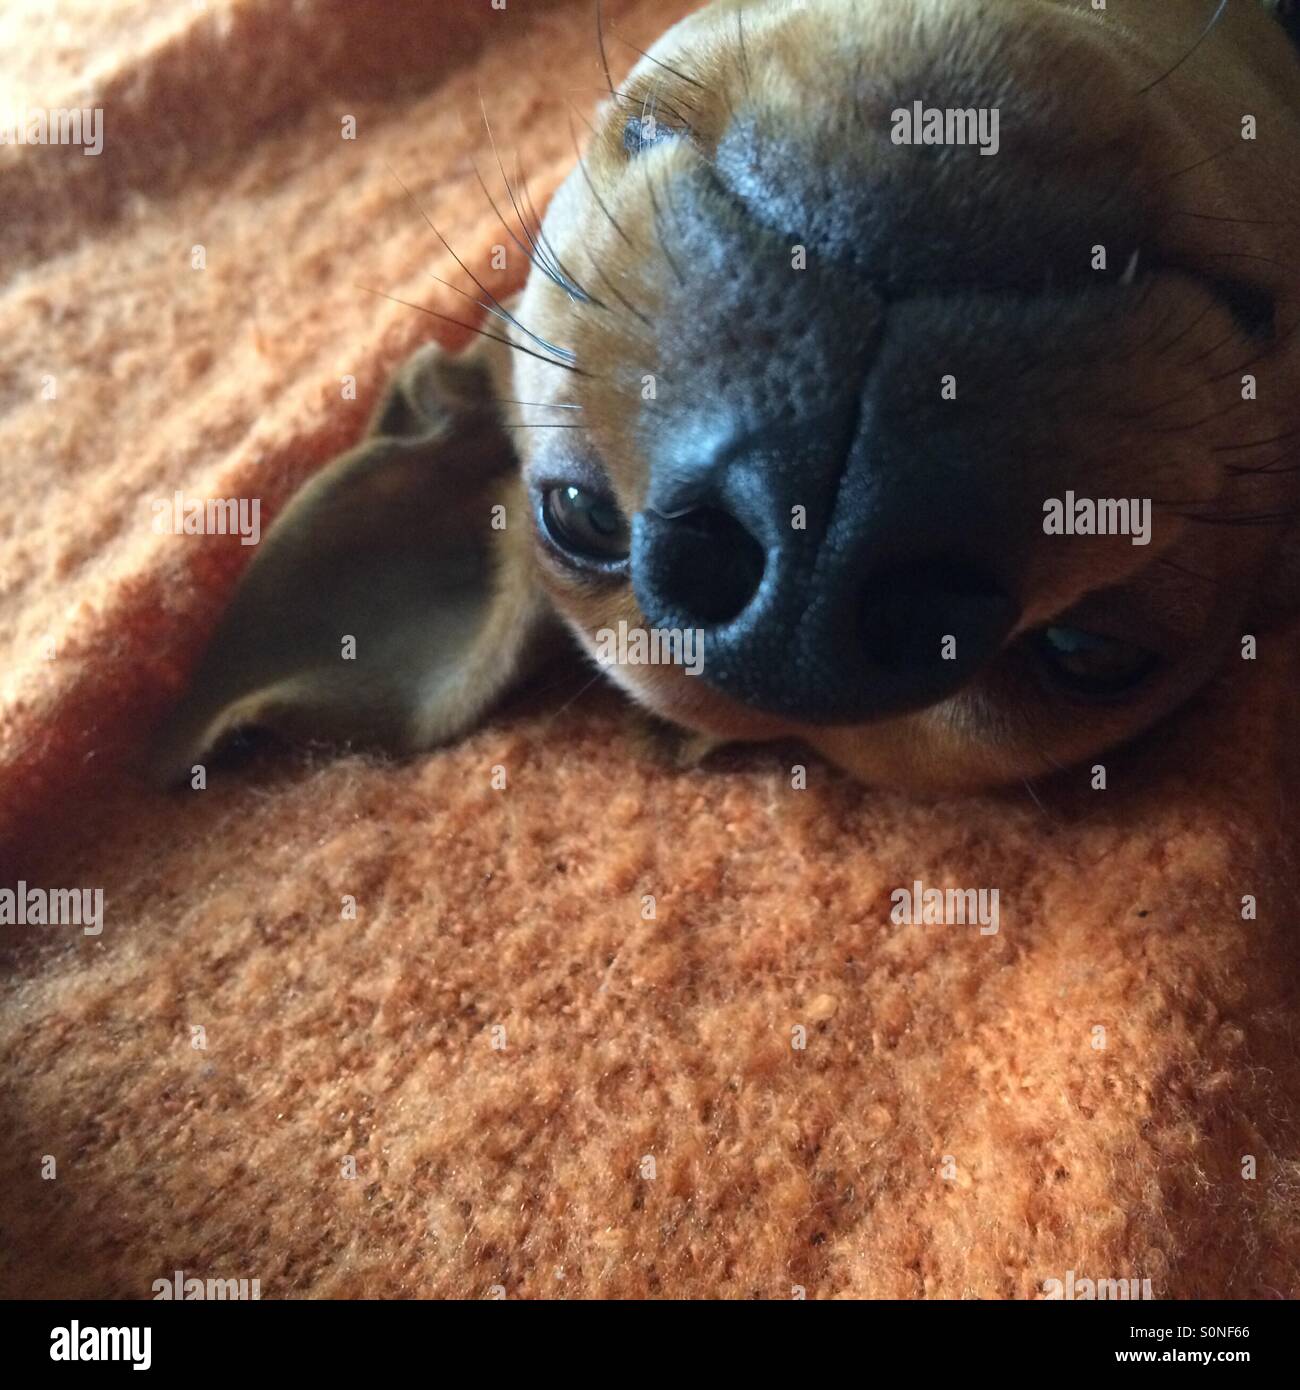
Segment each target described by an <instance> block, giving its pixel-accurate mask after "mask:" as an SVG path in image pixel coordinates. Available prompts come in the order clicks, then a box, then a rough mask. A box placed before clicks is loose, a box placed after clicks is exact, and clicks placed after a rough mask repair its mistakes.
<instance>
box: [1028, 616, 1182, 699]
mask: <svg viewBox="0 0 1300 1390" xmlns="http://www.w3.org/2000/svg"><path fill="white" fill-rule="evenodd" d="M1034 645H1035V648H1036V650H1037V652H1038V656H1039V659H1040V660H1041V661H1042V663H1043V666H1044V667H1045V668H1046V670H1047V672H1048V674H1049V675H1050V676H1051V678H1052V680H1053V681H1054V683H1055V684H1057V685H1059V686H1060V687H1061V688H1062V689H1064V690H1066V691H1068V692H1069V693H1070V694H1072V695H1081V696H1084V697H1086V698H1088V699H1094V700H1107V699H1109V700H1113V699H1117V698H1119V697H1120V696H1122V695H1127V694H1129V693H1130V692H1131V691H1133V690H1135V689H1136V688H1137V687H1138V686H1139V685H1140V684H1141V683H1142V682H1143V681H1144V680H1145V679H1146V678H1147V676H1149V675H1150V674H1151V672H1152V671H1153V670H1154V669H1155V668H1156V666H1157V664H1158V658H1157V657H1156V656H1154V655H1153V654H1152V653H1151V652H1149V651H1147V650H1146V649H1145V648H1144V647H1138V646H1134V644H1133V643H1131V642H1121V641H1120V640H1119V639H1118V638H1115V637H1102V636H1099V635H1098V634H1097V633H1095V632H1084V631H1082V630H1081V629H1079V628H1077V627H1049V628H1045V629H1044V630H1043V631H1042V632H1040V633H1038V634H1037V636H1036V637H1035V639H1034Z"/></svg>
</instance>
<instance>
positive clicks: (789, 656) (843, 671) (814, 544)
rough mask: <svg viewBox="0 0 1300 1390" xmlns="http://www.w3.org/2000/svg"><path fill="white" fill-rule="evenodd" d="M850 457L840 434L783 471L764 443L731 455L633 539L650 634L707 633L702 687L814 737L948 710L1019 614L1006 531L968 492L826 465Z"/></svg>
mask: <svg viewBox="0 0 1300 1390" xmlns="http://www.w3.org/2000/svg"><path fill="white" fill-rule="evenodd" d="M778 447H779V445H778ZM848 448H849V442H848V441H847V440H846V439H845V437H844V435H843V433H836V432H832V433H831V434H830V435H829V436H828V438H827V440H826V443H825V444H824V445H823V446H821V447H820V448H819V446H818V445H816V444H811V445H810V444H805V445H804V446H803V447H802V449H801V450H800V452H799V455H798V464H797V465H795V464H786V465H784V466H782V465H781V464H780V463H779V462H778V461H777V460H776V459H775V458H774V457H773V454H772V449H771V442H770V440H769V442H768V443H767V444H765V445H754V446H749V447H744V446H742V447H740V448H738V449H733V450H728V451H724V452H723V453H722V454H721V455H720V456H719V458H718V459H716V460H715V461H714V462H713V464H712V466H710V467H706V468H702V469H698V470H696V471H695V474H694V476H693V478H692V479H691V481H690V483H689V484H688V485H686V486H684V487H683V486H681V485H678V486H677V487H670V488H662V487H661V488H658V489H656V488H654V487H652V489H651V497H650V502H651V505H650V506H649V507H647V509H646V510H644V511H642V512H640V513H639V514H638V515H637V516H636V517H634V519H633V524H632V537H633V540H632V582H633V589H634V592H635V594H636V597H637V601H638V603H639V604H640V606H641V610H642V612H643V613H644V614H645V616H646V618H647V620H648V621H649V623H650V624H651V625H652V626H654V627H657V628H698V629H702V630H703V632H704V642H703V653H704V661H703V669H702V671H701V673H700V677H699V678H700V679H702V680H703V681H705V682H706V683H707V684H709V685H712V686H713V687H715V688H716V689H718V690H720V691H722V692H723V693H724V694H727V695H729V696H731V697H732V698H734V699H736V700H738V701H741V702H742V703H744V704H747V705H750V706H752V707H754V708H756V709H761V710H765V711H767V712H770V713H773V714H778V715H783V716H786V717H788V718H791V719H795V720H799V721H802V722H808V723H857V722H861V721H864V720H867V719H871V718H878V717H882V716H886V715H890V714H897V713H901V712H904V711H907V710H911V709H919V708H923V707H925V706H927V705H930V704H933V703H935V702H936V701H938V700H941V699H943V698H944V697H945V696H947V695H949V694H951V693H952V692H954V691H955V690H957V689H958V688H959V687H961V686H962V685H963V684H965V683H966V682H967V681H969V680H970V679H971V677H972V676H973V675H974V674H975V673H976V672H977V671H978V670H980V669H981V668H982V667H983V666H984V665H986V663H987V662H988V661H989V660H990V659H991V658H992V657H993V656H994V655H995V654H996V653H997V651H998V650H999V648H1000V646H1001V644H1002V642H1003V641H1004V639H1005V638H1006V636H1007V634H1008V633H1009V632H1010V631H1011V629H1012V627H1013V626H1014V624H1015V622H1016V619H1017V617H1018V614H1019V606H1018V604H1017V602H1016V600H1015V598H1014V597H1013V595H1012V593H1011V592H1010V586H1009V584H1008V582H1007V580H1006V578H1005V576H1002V575H1000V574H999V566H998V564H997V556H996V551H997V549H998V544H997V542H996V540H995V539H994V538H996V537H997V535H998V534H999V531H998V528H997V527H996V526H986V525H981V518H980V517H979V516H978V515H976V514H974V513H973V512H972V511H971V510H969V509H967V508H965V507H963V506H962V505H961V501H960V496H959V495H958V494H959V493H960V489H957V491H956V493H953V492H952V491H951V490H948V489H945V487H944V486H943V485H942V484H941V483H940V484H937V485H936V483H935V478H936V474H937V470H915V474H916V480H915V481H912V482H908V481H907V475H906V474H905V473H904V474H902V475H901V476H895V477H893V478H891V479H890V480H888V481H886V482H885V483H883V484H882V483H881V479H880V476H879V473H878V471H875V470H871V469H866V470H864V469H862V468H857V469H854V468H852V467H850V466H847V465H846V464H845V462H844V459H843V458H841V459H840V460H839V466H838V467H834V468H832V467H829V466H828V465H829V462H830V460H829V458H823V459H821V460H820V462H819V459H818V455H819V453H823V454H824V453H826V452H827V451H828V450H830V451H833V452H847V450H848ZM679 476H680V475H679ZM819 480H820V482H821V484H822V486H820V487H819V486H818V483H819ZM656 493H657V494H658V496H656ZM945 493H947V495H945ZM800 509H802V510H800ZM800 523H802V524H800ZM990 541H992V543H991V544H990ZM984 550H988V551H989V552H990V553H989V554H984V553H982V552H983V551H984Z"/></svg>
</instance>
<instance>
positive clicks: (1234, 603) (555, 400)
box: [514, 0, 1300, 784]
mask: <svg viewBox="0 0 1300 1390" xmlns="http://www.w3.org/2000/svg"><path fill="white" fill-rule="evenodd" d="M1215 8H1216V7H1215V6H1214V5H1207V4H1204V3H1200V0H1161V3H1159V4H1153V3H1151V0H1129V3H1124V2H1123V0H1116V3H1112V4H1111V5H1110V6H1109V7H1108V9H1107V10H1106V11H1105V12H1101V11H1096V10H1094V9H1093V8H1092V7H1091V6H1090V5H1088V4H1086V3H1068V0H1062V2H1061V3H1055V2H1053V0H960V2H959V0H946V2H945V0H876V3H873V4H862V3H860V2H859V0H843V2H842V3H841V2H839V0H808V3H806V4H795V3H790V2H789V0H772V3H767V4H752V3H751V4H746V5H745V6H743V7H739V6H734V5H725V4H723V5H714V6H712V7H710V8H709V9H707V10H705V11H704V12H703V13H701V14H699V15H697V16H695V17H693V18H691V19H690V20H688V21H686V22H685V23H683V24H681V25H679V26H678V27H677V28H676V29H675V30H673V31H672V32H671V33H670V34H669V35H668V36H667V37H666V38H664V39H663V40H662V41H661V42H660V43H659V44H658V45H657V46H656V47H655V48H654V49H653V50H651V53H650V55H649V56H648V57H647V58H645V59H644V60H643V61H642V62H641V63H640V64H639V65H638V66H637V68H636V69H635V70H634V71H633V73H632V75H631V77H630V78H629V79H628V80H627V82H625V83H624V84H623V86H622V93H623V95H622V96H621V97H619V98H618V99H616V100H613V101H611V102H610V103H609V104H608V107H607V109H606V111H605V112H604V115H603V119H602V121H601V123H600V126H599V128H598V130H597V132H596V135H595V138H594V140H593V141H592V142H591V145H590V148H589V150H588V151H587V154H586V157H585V163H584V167H582V168H580V169H578V170H575V172H574V174H573V175H572V176H571V177H570V179H569V180H568V182H567V183H566V184H565V185H564V187H563V189H562V190H561V192H560V193H559V195H558V196H557V198H556V199H555V201H554V203H553V204H552V208H551V211H550V213H549V214H548V216H547V219H546V222H545V224H544V230H545V235H546V243H547V252H548V259H549V260H550V261H551V262H552V263H553V265H554V266H555V267H558V268H559V273H558V274H556V275H553V276H548V275H546V274H543V273H541V272H540V271H535V272H534V274H533V276H532V278H531V280H530V283H529V286H528V290H527V293H526V295H525V296H524V298H523V301H522V304H521V306H520V307H519V309H518V318H519V320H520V322H521V323H522V324H523V325H525V326H526V328H527V329H528V330H529V331H530V333H536V334H537V335H538V336H539V337H541V338H544V339H546V340H547V341H548V342H550V343H552V344H556V345H558V346H560V347H562V348H563V349H564V350H566V352H567V353H571V354H572V359H571V360H572V365H573V366H574V367H576V368H577V370H576V371H571V370H567V369H564V368H560V367H557V366H555V365H553V364H552V363H549V362H543V361H541V360H539V359H538V358H535V357H527V356H520V357H519V359H518V361H517V362H516V364H515V383H514V384H515V391H514V394H515V395H517V397H518V398H519V399H520V400H524V401H529V402H536V403H539V404H537V405H534V406H532V407H529V408H527V409H521V410H520V414H519V418H520V420H521V421H523V422H525V423H527V424H533V423H536V424H538V425H544V424H546V423H549V422H554V421H557V420H560V419H564V418H566V416H565V415H561V413H560V411H559V410H558V409H553V408H551V407H559V406H564V407H567V408H572V407H577V408H578V409H579V410H580V412H581V413H580V414H570V413H569V412H567V411H566V414H567V415H568V418H570V419H574V418H576V419H578V420H580V421H581V425H580V427H579V428H576V429H554V428H547V427H542V428H524V429H521V430H520V431H519V434H520V435H521V440H522V442H521V446H520V447H521V452H522V456H523V470H524V477H525V479H526V482H527V484H528V487H529V491H530V496H531V501H532V509H533V513H534V515H535V517H536V552H537V563H538V569H539V573H540V578H541V583H542V584H543V585H544V586H545V588H546V590H547V591H548V593H549V594H550V596H551V599H552V600H553V602H554V604H555V606H556V607H557V608H558V609H559V611H560V612H561V613H562V614H563V615H564V616H565V618H566V619H568V621H569V622H570V624H571V625H572V626H573V627H574V628H575V629H576V631H577V632H578V633H579V634H580V635H581V636H582V637H583V638H584V639H586V640H587V641H588V642H590V643H591V644H592V645H593V646H594V645H595V642H596V634H597V633H598V632H600V631H601V630H603V629H616V628H617V627H618V625H619V623H620V621H622V622H625V623H627V624H628V625H629V627H630V628H647V629H660V630H663V629H702V630H703V632H704V644H703V653H704V656H703V667H702V671H701V672H700V673H699V674H698V675H693V674H690V673H688V672H687V670H685V669H684V668H683V667H682V666H680V665H622V666H618V667H615V668H613V669H614V671H615V674H616V675H617V677H618V678H619V679H620V680H621V681H622V682H623V683H624V684H626V685H627V686H628V687H629V688H631V689H632V690H633V691H634V692H635V693H636V694H637V695H638V696H639V697H640V698H641V699H643V700H644V701H645V702H646V703H647V704H648V705H650V706H651V707H652V708H654V709H655V710H657V711H658V712H659V713H660V714H662V715H664V716H665V717H666V718H668V719H670V720H673V721H675V722H678V723H681V724H685V725H688V726H691V727H694V728H698V729H701V730H704V731H707V732H712V733H715V734H718V735H720V736H724V737H736V736H740V737H768V736H784V735H794V736H798V737H800V738H802V739H804V740H805V741H807V742H808V743H810V744H812V745H813V746H814V747H817V748H819V749H820V750H822V751H823V752H825V753H826V754H827V755H828V756H830V757H831V758H832V759H833V760H834V761H836V762H838V763H840V764H842V765H844V766H846V767H848V768H849V769H851V770H853V771H855V772H857V773H859V774H860V775H863V776H865V777H867V778H869V779H886V778H887V779H889V780H891V781H902V782H913V783H915V782H925V783H940V784H971V783H979V782H983V781H988V780H995V779H1003V778H1007V777H1010V776H1019V775H1025V774H1031V773H1035V772H1041V771H1044V770H1046V769H1048V768H1050V767H1051V766H1053V765H1061V764H1068V763H1070V762H1073V761H1076V760H1077V759H1079V758H1081V757H1084V756H1086V755H1088V754H1090V753H1093V752H1095V751H1096V750H1099V749H1101V748H1104V747H1106V746H1108V745H1110V744H1113V743H1115V742H1116V741H1118V740H1120V739H1123V738H1124V737H1126V736H1128V735H1130V734H1132V733H1133V732H1135V731H1136V730H1138V729H1140V728H1142V727H1144V726H1146V725H1148V724H1150V723H1151V722H1152V721H1153V720H1155V719H1156V718H1158V717H1159V716H1160V715H1161V714H1163V713H1164V712H1165V711H1167V710H1169V709H1170V708H1171V707H1172V706H1173V705H1174V704H1176V703H1177V702H1178V701H1179V700H1180V699H1181V698H1182V697H1183V696H1185V695H1186V693H1187V692H1188V691H1189V690H1191V689H1192V688H1193V687H1195V686H1196V684H1197V683H1198V682H1200V681H1201V680H1203V679H1204V678H1205V677H1206V675H1207V674H1208V673H1209V672H1210V671H1211V670H1212V669H1213V668H1214V666H1215V664H1216V663H1217V662H1219V661H1221V660H1222V659H1223V657H1224V655H1225V653H1226V652H1228V651H1229V650H1239V645H1240V641H1241V637H1242V634H1243V630H1244V629H1243V626H1242V624H1243V622H1244V621H1245V620H1246V616H1247V614H1248V612H1249V608H1248V605H1249V602H1250V600H1251V598H1252V596H1253V595H1256V594H1257V593H1258V591H1259V588H1260V585H1261V583H1262V584H1263V585H1264V586H1265V588H1267V586H1268V584H1269V583H1270V581H1271V580H1275V579H1276V578H1277V577H1278V576H1276V575H1275V574H1274V573H1272V572H1271V571H1270V567H1271V566H1273V565H1274V564H1275V562H1276V552H1277V548H1278V540H1279V533H1280V532H1281V530H1282V520H1283V517H1284V514H1287V513H1289V512H1290V511H1292V509H1293V508H1294V504H1295V491H1294V487H1293V485H1292V483H1293V473H1292V472H1289V471H1287V470H1288V468H1289V467H1290V466H1291V463H1290V461H1291V460H1292V459H1293V458H1295V457H1297V456H1300V437H1297V428H1298V426H1300V408H1298V407H1300V399H1298V398H1300V390H1298V389H1297V388H1298V387H1300V343H1298V341H1297V334H1296V325H1297V322H1298V321H1300V275H1297V266H1296V259H1295V247H1296V240H1297V235H1298V232H1297V218H1300V114H1298V113H1300V71H1298V70H1297V67H1296V64H1295V59H1294V56H1293V54H1292V52H1291V51H1290V50H1289V48H1288V44H1287V41H1286V38H1285V36H1284V35H1283V33H1282V32H1281V29H1280V27H1279V26H1278V23H1277V20H1276V18H1272V17H1270V16H1268V15H1266V14H1265V13H1263V12H1262V11H1261V10H1259V9H1258V8H1256V7H1252V6H1249V5H1233V4H1229V5H1228V6H1227V9H1226V10H1225V12H1224V13H1223V14H1222V15H1221V16H1220V18H1219V21H1218V23H1217V24H1215V25H1214V27H1213V29H1212V30H1211V32H1209V33H1208V34H1206V33H1205V30H1206V28H1207V26H1208V25H1209V22H1210V18H1211V16H1212V15H1213V14H1214V11H1215ZM1203 35H1204V37H1202V36H1203ZM1198 40H1200V43H1199V45H1198ZM1189 55H1190V56H1189ZM1180 59H1185V61H1184V62H1182V63H1181V64H1180V65H1179V66H1177V67H1175V65H1176V64H1179V60H1180ZM1171 69H1172V70H1171ZM1166 74H1167V75H1166ZM918 102H919V103H922V104H923V106H924V108H926V109H930V108H937V109H939V110H945V109H949V108H952V109H960V110H963V111H965V110H972V109H973V110H975V111H976V112H986V113H987V112H996V113H997V125H996V126H994V125H993V124H992V119H991V118H988V119H986V120H985V122H984V124H983V126H982V127H981V128H980V131H981V133H982V134H983V136H984V137H985V138H984V148H983V150H982V149H981V146H980V145H978V144H975V145H966V146H960V147H955V146H952V145H945V144H908V143H902V142H901V141H900V140H897V139H896V136H897V135H903V136H906V134H907V128H906V123H905V122H904V121H903V120H902V118H901V117H898V116H896V115H895V114H894V113H896V112H899V111H902V112H904V113H907V114H909V115H910V114H911V113H912V112H913V110H914V103H918ZM1250 117H1254V118H1255V123H1254V127H1253V129H1252V127H1251V126H1250V124H1249V123H1248V118H1250ZM647 132H648V133H649V138H647ZM995 132H996V150H995V152H992V151H990V152H987V153H986V152H984V151H986V150H990V147H991V146H993V144H994V133H995ZM1252 134H1253V135H1254V138H1253V139H1251V138H1250V137H1251V135H1252ZM516 340H517V341H519V342H521V343H528V342H529V341H530V340H529V339H527V338H525V337H523V336H522V335H521V334H516ZM1252 378H1253V382H1252V380H1251V379H1252ZM1071 496H1072V497H1073V499H1074V506H1073V507H1072V508H1071V506H1070V499H1071ZM1081 499H1090V500H1101V499H1112V500H1118V499H1128V501H1129V502H1130V504H1131V505H1130V506H1129V516H1128V522H1129V526H1128V530H1129V534H1111V535H1095V534H1060V533H1059V530H1061V529H1068V522H1067V523H1066V525H1065V527H1054V524H1053V523H1054V521H1055V520H1057V519H1059V518H1060V517H1061V516H1062V515H1063V514H1064V513H1066V512H1069V511H1072V512H1074V514H1075V515H1076V519H1077V520H1078V521H1079V523H1080V525H1079V528H1078V529H1083V528H1084V527H1086V526H1087V521H1086V520H1085V519H1084V513H1081V512H1079V511H1078V504H1079V501H1080V500H1081ZM1054 502H1059V503H1060V506H1061V510H1060V511H1058V510H1057V509H1056V508H1055V507H1054V506H1053V503H1054ZM1143 504H1148V505H1149V514H1148V513H1147V512H1146V510H1145V507H1144V505H1143ZM1112 516H1113V517H1117V518H1118V519H1119V520H1120V522H1121V524H1122V522H1123V520H1124V518H1123V513H1122V512H1120V511H1118V510H1117V511H1116V512H1114V513H1112ZM1144 517H1145V523H1144V520H1143V518H1144ZM1045 527H1047V528H1050V529H1045ZM1135 532H1136V534H1134V533H1135Z"/></svg>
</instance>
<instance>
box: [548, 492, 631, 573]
mask: <svg viewBox="0 0 1300 1390" xmlns="http://www.w3.org/2000/svg"><path fill="white" fill-rule="evenodd" d="M542 522H543V525H544V526H545V527H546V534H547V535H548V536H549V537H550V539H551V541H552V543H553V544H554V545H556V546H557V547H558V548H559V549H560V550H562V551H563V552H564V553H565V554H566V555H568V556H570V557H571V558H574V559H578V560H587V561H591V560H594V561H597V562H599V563H602V564H609V563H612V562H616V561H620V560H626V559H627V556H628V551H629V550H630V549H631V544H632V540H631V531H630V528H629V527H628V524H627V518H626V517H625V516H624V515H623V513H622V512H621V511H620V510H619V509H618V507H617V505H616V504H615V503H613V502H611V501H610V500H609V499H608V498H605V497H601V496H599V495H598V494H596V493H594V492H587V491H585V490H584V489H582V488H580V487H553V488H551V489H549V490H548V491H547V493H546V494H545V496H544V497H543V498H542Z"/></svg>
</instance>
